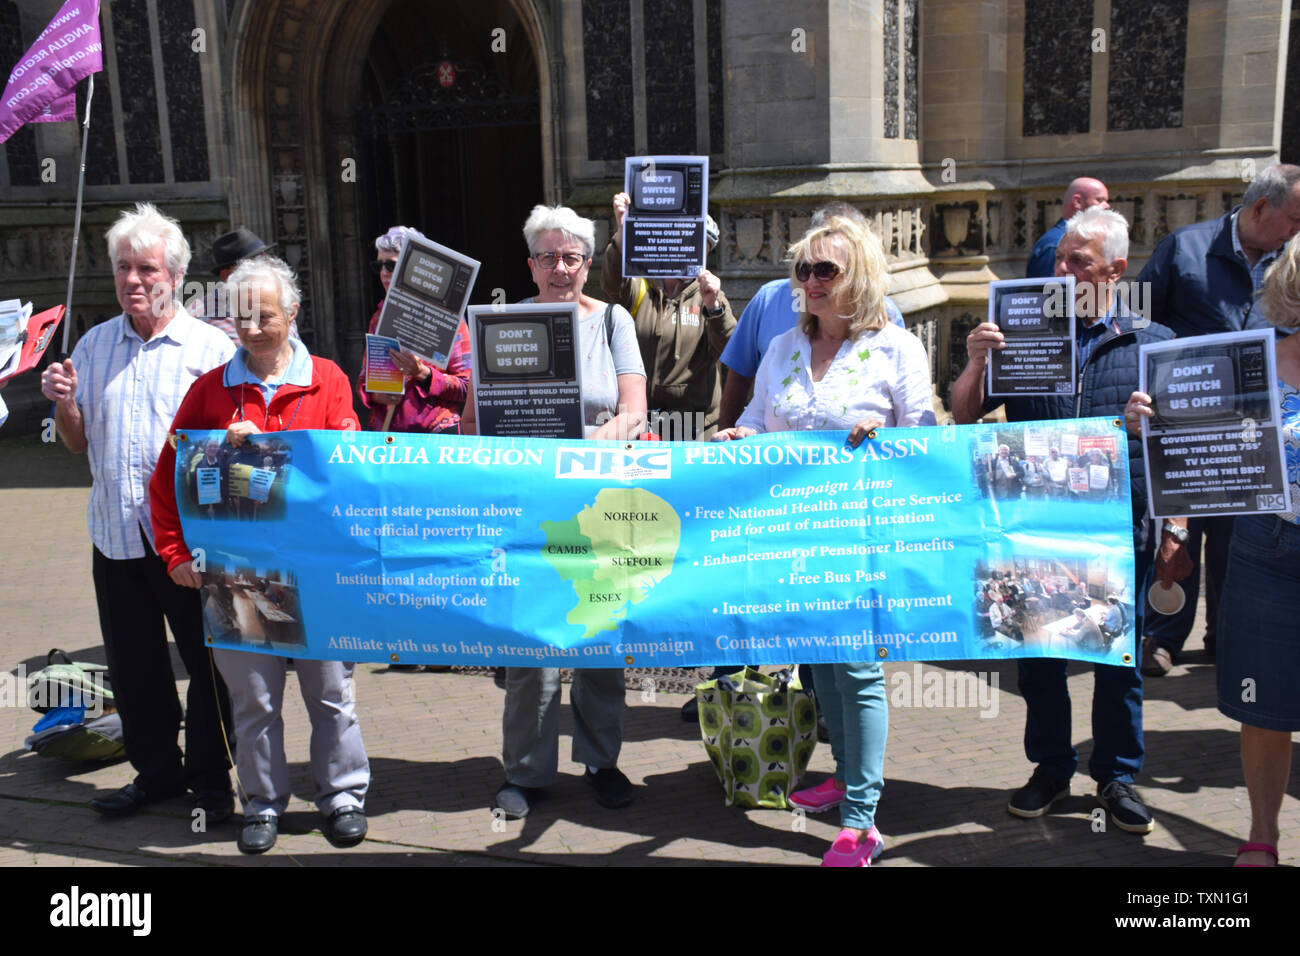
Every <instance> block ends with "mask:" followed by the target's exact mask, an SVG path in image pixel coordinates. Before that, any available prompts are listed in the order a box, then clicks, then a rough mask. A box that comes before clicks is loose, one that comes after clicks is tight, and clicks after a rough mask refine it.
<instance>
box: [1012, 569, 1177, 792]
mask: <svg viewBox="0 0 1300 956" xmlns="http://www.w3.org/2000/svg"><path fill="white" fill-rule="evenodd" d="M1135 559H1136V560H1135V564H1136V568H1135V570H1136V575H1135V578H1136V580H1137V583H1138V587H1137V588H1136V589H1135V591H1134V594H1135V596H1136V597H1137V600H1136V601H1135V602H1134V605H1135V612H1134V613H1135V617H1136V620H1135V621H1134V634H1136V635H1137V636H1138V643H1137V649H1138V653H1136V654H1134V655H1133V656H1134V658H1135V659H1134V661H1133V665H1132V666H1129V667H1125V666H1115V665H1111V664H1095V665H1093V673H1094V675H1095V677H1094V685H1093V691H1092V757H1091V758H1089V760H1088V773H1089V775H1090V776H1091V777H1092V779H1093V780H1096V781H1097V782H1098V783H1103V784H1104V783H1109V782H1110V781H1112V780H1122V781H1124V782H1126V783H1127V782H1132V780H1133V776H1134V775H1135V774H1137V773H1139V772H1141V770H1142V758H1143V756H1144V754H1145V751H1144V749H1143V745H1142V672H1141V671H1140V670H1139V669H1138V665H1139V664H1140V662H1141V657H1142V655H1141V635H1142V610H1141V609H1142V605H1143V602H1144V595H1145V594H1146V584H1147V575H1148V571H1149V570H1150V568H1151V554H1150V551H1149V550H1147V549H1143V550H1142V551H1140V552H1138V553H1137V554H1136V555H1135ZM1068 666H1069V662H1068V661H1064V660H1058V659H1056V658H1026V659H1023V660H1021V661H1020V694H1021V696H1022V697H1024V699H1025V708H1026V710H1027V713H1026V714H1025V756H1026V757H1028V758H1029V760H1030V761H1031V762H1032V763H1035V764H1037V765H1038V766H1039V767H1041V768H1042V770H1043V772H1044V773H1046V774H1048V775H1049V776H1051V777H1052V778H1053V779H1055V780H1059V781H1062V782H1068V781H1069V779H1070V778H1071V777H1073V776H1074V771H1075V770H1076V769H1077V768H1078V766H1079V752H1078V751H1077V750H1075V749H1074V745H1073V744H1072V743H1071V733H1070V692H1069V688H1068V687H1067V686H1066V682H1065V678H1066V668H1067V667H1068Z"/></svg>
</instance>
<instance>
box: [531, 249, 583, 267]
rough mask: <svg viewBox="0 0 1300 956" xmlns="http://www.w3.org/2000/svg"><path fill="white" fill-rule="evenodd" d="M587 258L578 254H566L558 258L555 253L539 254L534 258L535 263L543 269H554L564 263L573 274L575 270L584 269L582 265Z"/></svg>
mask: <svg viewBox="0 0 1300 956" xmlns="http://www.w3.org/2000/svg"><path fill="white" fill-rule="evenodd" d="M587 258H588V257H587V256H580V255H578V254H577V253H576V252H566V253H565V254H564V255H562V256H558V255H556V254H555V253H554V252H539V253H537V255H535V256H533V261H534V262H536V263H537V264H538V265H539V266H541V267H542V268H543V269H554V268H555V267H556V266H557V265H559V264H560V263H561V262H563V263H564V267H565V268H566V269H568V270H569V271H570V272H572V271H573V270H574V269H580V268H582V264H583V263H584V262H586V261H587Z"/></svg>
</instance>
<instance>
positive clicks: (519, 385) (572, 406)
mask: <svg viewBox="0 0 1300 956" xmlns="http://www.w3.org/2000/svg"><path fill="white" fill-rule="evenodd" d="M469 330H470V341H471V342H472V343H473V345H472V346H471V348H470V357H471V361H472V362H473V370H472V376H473V380H474V415H475V419H474V420H475V422H476V426H477V429H478V433H479V434H480V435H492V436H496V437H502V438H505V437H511V438H515V437H519V438H522V437H529V438H581V437H582V425H583V417H582V372H581V364H582V363H580V362H579V361H578V306H577V304H576V303H569V304H568V305H559V304H542V303H525V304H520V305H490V306H481V305H475V306H470V309H469ZM601 334H602V335H604V334H605V332H604V331H602V332H601Z"/></svg>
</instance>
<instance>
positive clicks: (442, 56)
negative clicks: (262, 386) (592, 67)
mask: <svg viewBox="0 0 1300 956" xmlns="http://www.w3.org/2000/svg"><path fill="white" fill-rule="evenodd" d="M231 23H232V32H233V33H234V36H233V37H232V43H231V44H230V47H229V48H230V49H231V51H232V52H231V62H230V64H229V66H230V75H231V76H233V84H232V86H233V89H232V100H233V105H234V109H233V111H232V116H231V123H230V125H231V127H232V133H233V139H234V143H235V151H234V152H235V159H234V162H233V164H232V173H233V195H232V199H231V205H232V211H231V212H232V219H233V220H234V221H237V222H244V223H247V224H248V225H250V226H251V227H253V228H254V229H256V230H257V231H258V232H259V233H261V234H262V235H264V236H265V235H270V236H274V237H275V238H276V240H277V241H278V242H279V243H280V248H281V249H282V250H283V254H284V255H285V257H286V258H287V259H288V260H289V262H290V263H291V264H292V265H294V267H295V268H296V269H297V270H298V272H299V275H300V278H301V279H302V284H303V287H304V313H305V315H306V323H305V325H304V327H303V331H304V338H305V339H306V340H307V342H308V345H309V346H311V347H312V350H313V351H315V352H317V353H319V354H322V355H327V356H331V357H335V358H337V359H339V360H340V361H341V362H342V363H343V364H344V366H345V367H346V368H348V370H349V371H352V370H353V369H354V368H355V366H356V364H357V363H358V362H359V360H360V354H361V344H362V341H363V335H364V332H365V326H366V321H367V320H368V319H369V317H370V314H371V312H372V311H373V309H374V305H375V302H376V301H378V299H379V296H380V294H381V289H380V286H379V284H378V281H377V279H376V278H375V277H374V276H373V274H372V273H371V272H370V269H369V262H370V261H371V260H372V259H373V258H374V245H373V240H374V237H375V236H376V235H377V234H378V233H379V232H381V231H383V230H384V229H386V228H387V227H388V226H390V225H393V224H395V223H399V222H400V223H403V224H405V225H412V226H416V227H417V228H419V229H420V230H421V231H423V232H424V233H425V234H426V235H428V236H429V237H430V238H432V239H435V240H436V241H439V242H442V243H444V244H446V245H449V246H452V247H453V248H456V249H459V250H461V251H463V252H465V253H467V254H469V255H472V256H474V257H475V258H477V259H480V260H481V261H482V262H483V268H482V270H481V271H480V275H479V279H478V283H477V286H476V288H475V294H474V296H473V299H472V301H475V302H486V301H490V299H491V296H492V290H493V289H495V288H503V289H505V290H506V294H507V296H509V297H511V298H514V297H517V296H518V295H520V294H526V291H527V289H526V288H525V287H524V286H523V285H522V283H523V281H524V280H526V279H527V272H526V270H525V268H524V263H523V258H524V256H525V255H526V251H525V250H524V246H523V242H522V239H521V237H520V231H519V227H520V226H521V225H522V223H523V219H524V217H525V216H526V215H527V212H528V209H529V208H531V206H532V204H533V203H536V202H539V201H541V200H542V199H543V198H544V197H546V196H554V195H556V194H557V193H558V185H557V183H556V181H555V178H554V177H555V171H556V170H557V169H558V163H557V162H556V159H555V155H554V150H555V142H554V137H553V135H552V132H551V128H550V124H551V116H552V115H553V111H552V108H551V99H552V96H553V90H554V88H555V86H556V84H555V83H554V82H553V81H552V79H551V77H550V76H549V73H548V70H547V69H545V68H543V66H542V65H544V64H548V63H549V56H548V55H547V49H548V46H549V44H548V41H547V38H546V34H545V31H544V30H543V27H542V23H541V21H540V20H539V19H538V17H537V15H536V11H535V10H534V9H533V4H532V3H531V2H530V0H481V2H479V3H476V4H453V5H448V4H443V3H439V2H437V0H372V2H356V0H351V2H345V0H269V2H268V0H257V2H249V0H241V3H240V6H239V7H238V8H237V9H236V15H235V17H233V18H232V21H231ZM448 66H450V69H448ZM448 80H450V83H448V82H447V81H448Z"/></svg>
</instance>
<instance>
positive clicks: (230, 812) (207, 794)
mask: <svg viewBox="0 0 1300 956" xmlns="http://www.w3.org/2000/svg"><path fill="white" fill-rule="evenodd" d="M194 806H195V807H197V808H198V809H200V810H202V811H203V821H204V823H205V824H207V825H209V826H218V825H220V824H222V823H225V822H226V821H227V820H229V819H230V818H231V817H232V816H234V815H235V795H234V794H233V793H231V792H230V791H229V790H195V791H194Z"/></svg>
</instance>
